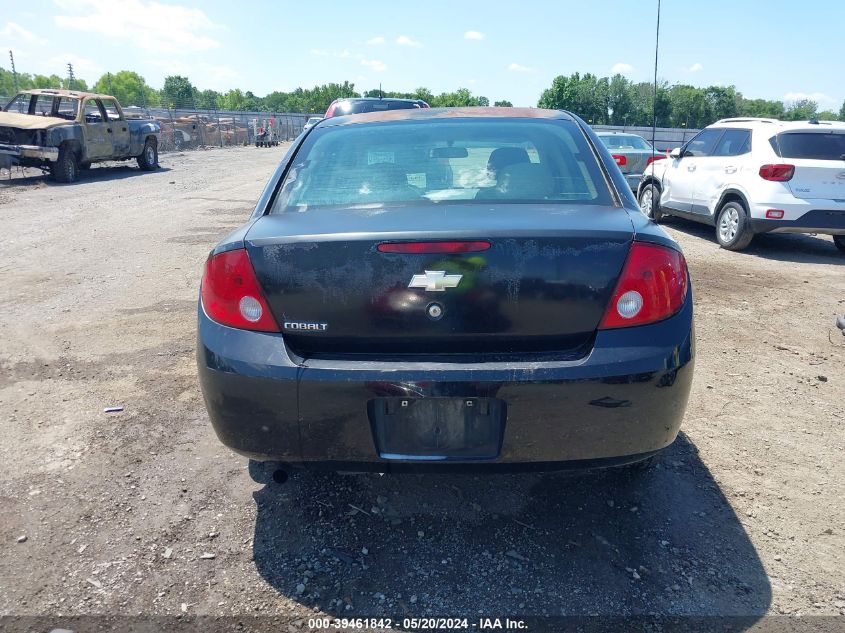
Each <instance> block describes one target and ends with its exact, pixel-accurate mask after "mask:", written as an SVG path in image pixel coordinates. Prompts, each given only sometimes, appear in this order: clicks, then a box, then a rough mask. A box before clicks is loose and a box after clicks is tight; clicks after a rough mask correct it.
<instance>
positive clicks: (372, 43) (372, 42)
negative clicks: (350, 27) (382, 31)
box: [367, 35, 385, 46]
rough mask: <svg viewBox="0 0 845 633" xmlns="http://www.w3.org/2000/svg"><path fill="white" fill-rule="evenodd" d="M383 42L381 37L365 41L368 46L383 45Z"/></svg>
mask: <svg viewBox="0 0 845 633" xmlns="http://www.w3.org/2000/svg"><path fill="white" fill-rule="evenodd" d="M384 42H385V40H384V38H383V37H382V36H381V35H379V36H378V37H373V38H370V39H368V40H367V44H369V45H370V46H378V45H379V44H384Z"/></svg>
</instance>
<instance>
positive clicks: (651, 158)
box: [645, 154, 666, 167]
mask: <svg viewBox="0 0 845 633" xmlns="http://www.w3.org/2000/svg"><path fill="white" fill-rule="evenodd" d="M664 158H666V154H655V155H654V156H649V157H648V160H647V161H646V164H645V166H646V167H648V166H649V165H651V164H652V163H653V162H655V161H658V160H663V159H664Z"/></svg>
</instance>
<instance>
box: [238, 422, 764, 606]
mask: <svg viewBox="0 0 845 633" xmlns="http://www.w3.org/2000/svg"><path fill="white" fill-rule="evenodd" d="M250 472H251V473H252V474H253V475H254V477H255V478H256V479H257V480H262V482H263V481H266V479H262V477H265V475H264V472H265V470H262V467H261V465H260V464H258V463H256V462H252V463H251V465H250ZM254 497H255V501H256V505H257V520H256V526H255V538H254V544H253V552H254V560H255V564H256V567H257V569H258V571H259V573H260V574H261V576H262V577H263V578H264V579H265V580H266V581H267V582H268V583H269V584H270V585H271V586H272V587H274V588H275V589H276V590H277V591H278V592H279V593H280V594H282V595H285V596H287V597H289V598H290V599H293V600H297V601H299V602H301V603H302V604H305V605H307V606H309V607H317V608H319V609H320V610H322V611H325V612H327V613H329V614H331V615H335V616H338V617H362V616H392V617H397V616H406V615H414V616H423V615H444V616H457V615H462V616H472V617H476V616H477V615H478V614H487V615H490V614H496V615H517V614H521V615H613V616H628V615H638V614H639V615H654V614H657V615H689V614H694V615H720V616H724V615H734V616H750V622H753V621H754V620H755V619H756V617H757V616H760V615H762V614H764V613H765V612H766V610H767V608H768V607H769V604H770V602H771V587H770V584H769V580H768V577H767V575H766V571H765V569H764V568H763V565H762V563H761V561H760V559H759V557H758V556H757V552H756V551H755V549H754V546H753V544H752V543H751V541H750V540H749V537H748V535H747V534H746V532H745V530H744V529H743V526H742V524H741V522H740V521H739V519H738V517H737V516H736V514H735V513H734V511H733V509H732V508H731V506H730V504H729V503H728V501H727V500H726V499H725V497H724V495H723V494H722V493H721V491H720V490H719V486H718V485H717V484H716V482H715V481H714V479H713V477H712V476H711V474H710V472H709V471H708V470H707V467H706V466H705V465H704V464H703V463H702V461H701V460H700V458H699V456H698V451H697V450H696V448H695V446H694V445H692V444H691V443H690V442H689V440H688V439H687V438H686V437H685V436H683V435H681V436H679V437H678V439H677V440H676V442H675V443H674V445H673V446H672V447H670V448H669V449H667V450H666V451H665V452H664V454H663V455H662V457H661V459H660V460H659V463H658V466H657V467H656V468H653V469H652V470H650V471H647V472H645V473H641V474H639V475H638V476H634V477H629V476H624V475H621V474H619V473H615V472H612V471H594V472H588V473H581V474H565V473H546V474H491V475H486V476H484V475H442V474H441V475H408V474H404V475H396V474H388V475H385V476H383V477H380V476H379V475H377V474H370V475H339V474H320V473H309V472H295V473H294V474H293V475H292V476H291V478H290V480H289V481H288V483H286V484H284V485H279V484H275V483H273V482H272V481H271V482H270V483H269V484H267V485H265V487H264V488H262V489H261V490H259V491H257V492H256V493H255V494H254Z"/></svg>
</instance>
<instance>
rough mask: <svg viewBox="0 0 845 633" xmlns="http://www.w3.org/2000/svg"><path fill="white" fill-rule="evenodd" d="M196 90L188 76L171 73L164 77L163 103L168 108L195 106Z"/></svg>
mask: <svg viewBox="0 0 845 633" xmlns="http://www.w3.org/2000/svg"><path fill="white" fill-rule="evenodd" d="M194 90H195V89H194V86H193V84H191V81H190V80H189V79H188V78H187V77H182V76H181V75H170V76H169V77H165V78H164V87H163V88H162V89H161V103H162V105H163V106H166V107H168V108H185V107H190V106H193V105H194ZM239 92H240V91H239ZM233 109H234V108H233Z"/></svg>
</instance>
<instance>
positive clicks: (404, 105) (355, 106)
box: [335, 99, 422, 116]
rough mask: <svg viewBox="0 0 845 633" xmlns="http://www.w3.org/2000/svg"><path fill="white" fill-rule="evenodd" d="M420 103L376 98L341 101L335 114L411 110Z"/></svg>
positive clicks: (419, 106)
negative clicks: (371, 99)
mask: <svg viewBox="0 0 845 633" xmlns="http://www.w3.org/2000/svg"><path fill="white" fill-rule="evenodd" d="M421 107H422V104H420V103H414V102H413V101H390V100H389V99H378V100H373V101H341V102H340V103H339V104H337V111H336V112H335V116H340V115H343V114H361V113H363V112H383V111H384V110H412V109H414V108H421Z"/></svg>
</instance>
